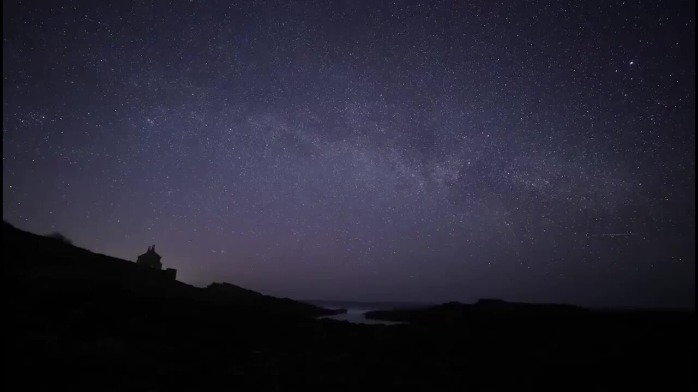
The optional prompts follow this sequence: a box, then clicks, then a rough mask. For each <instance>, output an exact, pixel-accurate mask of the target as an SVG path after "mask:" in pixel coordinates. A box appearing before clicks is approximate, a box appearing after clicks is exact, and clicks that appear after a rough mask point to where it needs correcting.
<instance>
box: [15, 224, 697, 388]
mask: <svg viewBox="0 0 698 392" xmlns="http://www.w3.org/2000/svg"><path fill="white" fill-rule="evenodd" d="M2 241H3V259H2V260H3V268H4V272H5V279H4V281H3V282H4V283H5V285H6V287H7V288H8V290H9V293H10V295H9V296H8V299H9V300H8V301H7V302H8V306H7V309H9V312H8V313H9V317H8V318H7V319H6V320H7V321H6V324H7V326H8V327H9V328H7V330H8V331H9V332H8V333H6V334H5V335H4V336H5V340H4V342H3V343H4V344H3V353H4V355H5V374H4V375H5V377H3V383H4V386H5V388H4V389H5V390H15V389H16V386H17V385H21V386H22V387H23V389H24V390H31V391H33V390H61V391H62V390H70V391H94V390H95V389H100V390H110V391H168V392H172V391H191V390H235V391H248V390H249V391H267V390H270V391H271V390H274V391H279V390H323V391H330V390H331V391H352V392H353V391H356V390H364V389H370V390H374V389H376V390H438V391H463V390H512V389H524V390H536V391H542V390H555V391H558V390H560V389H561V388H562V389H571V388H575V389H579V390H646V389H652V390H655V389H656V390H694V389H695V375H694V374H695V370H694V369H695V363H696V361H695V343H696V341H695V332H694V330H695V312H690V313H687V312H665V313H657V312H635V313H628V312H622V313H618V312H596V311H588V310H585V309H581V308H577V307H570V306H566V305H537V304H517V303H509V302H505V301H498V300H497V301H479V302H478V303H475V304H469V305H468V304H461V303H458V302H452V303H447V304H443V305H438V306H433V307H424V308H422V309H412V310H402V311H394V312H387V313H386V314H384V316H385V317H390V318H393V317H398V318H404V319H405V320H407V321H410V322H409V323H407V324H404V325H398V326H385V325H353V324H349V323H347V322H338V321H333V320H328V319H320V320H319V319H315V317H316V316H319V315H327V314H333V312H332V311H328V310H325V309H322V308H319V307H316V306H312V305H308V304H300V303H298V302H296V301H292V300H289V299H278V298H274V297H270V296H266V295H262V294H260V293H256V292H254V291H252V290H247V289H244V288H241V287H238V286H235V285H232V284H228V283H213V284H211V285H210V286H208V287H207V288H197V287H193V286H190V285H187V284H185V283H182V282H179V281H176V280H173V279H170V278H168V277H166V276H164V274H163V273H162V271H161V270H157V269H155V268H143V266H141V265H138V263H134V262H131V261H126V260H120V259H117V258H113V257H109V256H105V255H100V254H95V253H93V252H90V251H88V250H85V249H81V248H78V247H76V246H73V245H70V244H67V243H65V242H63V241H57V240H55V239H52V238H48V237H44V236H39V235H35V234H31V233H27V232H24V231H21V230H18V229H16V228H14V227H12V226H10V225H8V224H6V223H5V224H4V225H3V240H2ZM153 251H154V249H153Z"/></svg>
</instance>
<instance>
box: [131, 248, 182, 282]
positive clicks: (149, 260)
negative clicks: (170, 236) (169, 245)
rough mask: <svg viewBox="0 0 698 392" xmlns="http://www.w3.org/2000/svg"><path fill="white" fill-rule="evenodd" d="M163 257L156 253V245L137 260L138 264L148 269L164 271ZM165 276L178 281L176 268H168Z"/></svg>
mask: <svg viewBox="0 0 698 392" xmlns="http://www.w3.org/2000/svg"><path fill="white" fill-rule="evenodd" d="M161 259H162V257H161V256H160V255H159V254H157V252H155V245H153V246H149V247H148V251H146V252H145V253H143V254H142V255H140V256H138V259H137V260H136V264H138V265H140V266H143V267H147V268H152V269H155V270H158V271H161V270H162V262H161V261H160V260H161ZM164 272H165V276H167V277H169V278H171V279H176V278H177V270H176V269H174V268H167V269H166V270H165V271H164Z"/></svg>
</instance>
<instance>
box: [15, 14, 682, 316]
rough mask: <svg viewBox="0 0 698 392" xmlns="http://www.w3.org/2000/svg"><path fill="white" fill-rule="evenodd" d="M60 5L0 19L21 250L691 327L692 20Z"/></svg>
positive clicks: (277, 290) (330, 290)
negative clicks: (52, 243)
mask: <svg viewBox="0 0 698 392" xmlns="http://www.w3.org/2000/svg"><path fill="white" fill-rule="evenodd" d="M61 4H62V5H60V4H58V3H56V4H53V5H51V6H48V5H40V4H39V3H37V2H33V1H26V2H20V1H17V0H13V1H6V2H3V11H4V12H3V22H4V28H3V218H4V219H5V220H7V221H9V222H10V223H12V224H15V225H17V226H18V227H21V228H24V229H27V230H30V231H34V232H38V233H49V232H53V231H59V232H61V233H63V234H64V235H66V236H67V237H69V238H70V239H71V240H73V242H74V243H76V244H77V245H80V246H84V247H86V248H88V249H91V250H93V251H96V252H100V253H105V254H110V255H114V256H117V257H122V258H126V259H130V260H134V259H135V257H136V256H137V255H138V254H140V253H143V251H145V249H146V247H147V246H148V245H150V244H152V243H155V244H156V246H157V248H158V252H159V253H160V254H161V255H162V256H163V262H164V264H165V265H166V266H168V267H174V268H177V269H178V270H179V278H180V279H181V280H183V281H185V282H189V283H192V284H196V285H204V284H208V283H209V282H211V281H229V282H232V283H236V284H239V285H242V286H245V287H248V288H251V289H256V290H260V291H263V292H265V293H269V294H274V295H283V296H290V297H293V298H300V299H356V300H405V301H450V300H459V301H472V300H474V299H477V298H479V297H498V298H504V299H509V300H520V301H551V302H568V303H576V304H583V305H591V306H694V295H693V292H694V288H695V279H694V271H695V251H694V247H695V239H694V234H695V204H694V201H693V199H694V196H695V155H694V154H695V147H694V143H695V132H694V129H695V112H694V104H695V49H694V44H695V21H694V14H695V11H694V8H693V7H694V6H693V5H692V3H689V2H676V1H666V2H662V1H655V2H639V1H625V2H608V1H585V2H556V1H547V2H544V1H533V2H524V1H504V2H495V1H474V2H429V1H425V2H421V3H419V2H400V1H395V2H392V3H390V2H380V1H369V2H364V1H350V2H305V1H297V2H296V1H290V2H289V1H285V2H265V1H261V2H260V1H257V2H248V1H242V2H239V3H237V4H235V3H233V2H227V1H186V2H177V1H174V2H170V3H165V2H149V1H144V2H134V3H129V2H114V3H113V4H106V3H105V4H102V3H101V2H100V3H99V4H97V3H95V2H64V3H61ZM619 233H620V234H628V235H609V234H619Z"/></svg>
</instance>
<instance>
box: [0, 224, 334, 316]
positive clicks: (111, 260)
mask: <svg viewBox="0 0 698 392" xmlns="http://www.w3.org/2000/svg"><path fill="white" fill-rule="evenodd" d="M2 241H3V260H4V263H5V265H4V267H5V268H4V269H5V271H4V272H5V273H6V274H7V275H8V276H9V281H10V285H11V290H14V291H13V294H15V295H17V296H18V297H19V298H24V297H22V296H27V298H35V299H36V298H39V297H43V296H44V295H49V294H48V293H51V294H50V297H51V298H53V299H56V300H57V299H58V298H61V295H63V294H65V295H71V296H78V297H80V296H83V295H84V296H85V298H84V299H81V300H84V301H95V300H97V299H99V298H101V297H104V298H107V297H108V298H109V300H112V299H113V298H115V297H118V298H121V299H123V298H127V297H128V298H145V299H147V300H148V301H152V300H154V299H157V300H162V299H165V298H179V299H187V300H194V301H198V302H201V301H204V302H206V303H215V304H217V305H216V306H218V305H225V306H236V307H240V308H241V309H253V310H254V311H255V313H258V314H263V313H283V314H288V313H289V312H291V313H293V314H294V315H296V316H302V317H316V316H324V315H331V314H335V312H333V311H331V310H327V309H323V308H321V307H318V306H313V305H308V304H305V303H301V302H296V301H293V300H289V299H279V298H275V297H271V296H266V295H263V294H260V293H257V292H255V291H252V290H247V289H243V288H239V287H237V286H234V285H228V284H225V285H228V286H230V287H236V288H237V289H238V290H240V291H241V292H242V291H244V292H245V293H246V295H245V296H240V295H238V296H232V295H228V294H227V293H226V294H224V293H222V292H220V291H217V290H209V289H203V288H198V287H194V286H191V285H188V284H186V283H182V282H180V281H177V280H175V279H173V278H174V273H172V274H170V275H168V273H167V271H168V270H171V271H175V270H174V269H168V270H165V271H163V270H162V269H161V268H162V264H161V262H160V260H161V257H160V255H158V254H157V253H156V252H155V247H154V246H152V247H149V248H148V251H147V252H146V253H144V254H143V255H141V256H139V257H138V261H137V262H136V263H133V262H130V261H126V260H121V259H118V258H115V257H110V256H106V255H102V254H97V253H93V252H90V251H88V250H86V249H82V248H79V247H76V246H74V245H72V244H70V243H66V242H64V241H57V240H56V239H54V238H53V237H47V236H41V235H37V234H33V233H28V232H25V231H22V230H19V229H17V228H15V227H14V226H12V225H11V224H9V223H7V222H3V240H2ZM228 291H229V290H228ZM259 298H264V300H263V301H259V300H258V299H259ZM248 302H249V303H248ZM252 304H254V306H252ZM287 307H288V308H287Z"/></svg>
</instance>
